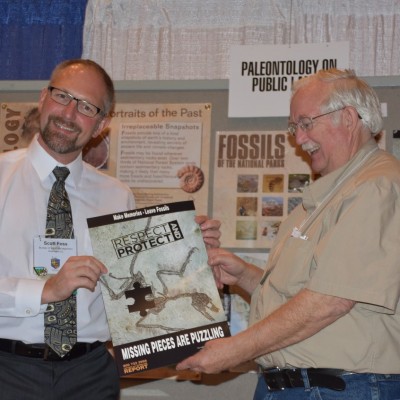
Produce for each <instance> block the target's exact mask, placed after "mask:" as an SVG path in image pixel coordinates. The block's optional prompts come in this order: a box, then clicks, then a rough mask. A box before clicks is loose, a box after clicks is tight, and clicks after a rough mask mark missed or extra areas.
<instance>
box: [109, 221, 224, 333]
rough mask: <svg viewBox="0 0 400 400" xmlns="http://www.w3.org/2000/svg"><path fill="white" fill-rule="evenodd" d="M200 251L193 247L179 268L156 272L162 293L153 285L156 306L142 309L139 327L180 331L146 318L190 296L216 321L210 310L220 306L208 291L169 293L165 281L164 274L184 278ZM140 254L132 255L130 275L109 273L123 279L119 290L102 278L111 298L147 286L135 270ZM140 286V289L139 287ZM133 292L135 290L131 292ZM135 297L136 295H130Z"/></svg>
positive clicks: (204, 314) (215, 310)
mask: <svg viewBox="0 0 400 400" xmlns="http://www.w3.org/2000/svg"><path fill="white" fill-rule="evenodd" d="M150 223H151V217H149V218H148V220H147V223H146V228H145V229H146V230H147V229H148V228H149V226H150ZM196 251H198V248H197V247H191V248H190V249H189V251H188V253H187V255H186V258H185V260H184V262H183V263H182V265H181V266H180V268H179V269H178V270H176V269H160V270H158V271H157V272H156V276H157V279H158V280H159V282H160V283H161V285H162V288H163V289H162V293H160V292H157V294H159V296H157V297H155V296H154V293H155V290H153V289H154V288H153V287H152V293H153V296H149V297H153V298H152V300H153V302H154V307H151V308H149V309H148V310H147V311H144V310H141V312H140V315H141V318H140V319H139V320H138V321H137V322H136V326H137V327H141V328H147V329H151V328H159V329H163V330H165V331H167V332H174V331H180V330H181V329H182V328H174V327H169V326H165V325H162V324H154V323H153V324H151V323H146V322H145V321H146V319H147V318H148V316H149V314H153V315H158V314H160V313H161V312H162V311H163V310H164V309H165V308H166V306H167V303H168V302H171V301H175V300H178V299H183V298H190V299H191V306H192V307H193V308H194V309H195V310H196V311H198V312H199V313H201V314H202V315H203V316H204V317H205V318H207V319H208V320H210V321H214V320H215V319H214V317H213V316H212V315H211V314H210V312H218V311H219V308H218V307H216V306H215V305H214V303H213V302H212V299H211V298H210V297H209V296H208V295H207V294H206V293H201V292H200V293H199V292H184V293H179V294H176V295H170V294H169V288H168V285H167V283H166V282H165V278H164V276H165V275H166V276H171V275H176V276H179V277H180V278H184V274H185V271H186V268H187V266H188V265H189V263H190V261H191V256H192V255H193V254H194V252H196ZM138 256H139V253H135V254H134V255H133V256H132V260H131V263H130V267H129V276H127V277H117V276H114V275H113V274H111V273H110V274H109V278H112V279H114V280H121V281H122V283H121V285H120V286H119V288H118V291H114V290H113V289H112V288H111V286H110V285H109V282H108V281H107V279H106V278H105V277H102V278H101V281H102V283H103V284H104V286H105V287H106V288H107V291H108V293H109V296H110V298H111V300H119V299H120V298H122V297H123V296H124V295H125V293H126V292H127V291H134V290H137V291H140V290H141V289H140V288H139V287H140V286H142V287H145V286H147V284H146V281H145V278H144V276H143V274H142V273H141V272H140V271H139V272H138V273H135V272H134V269H135V268H134V267H135V263H136V261H137V258H138ZM139 284H140V285H139ZM138 288H139V289H138ZM131 293H133V292H131ZM130 297H134V296H132V295H131V296H130Z"/></svg>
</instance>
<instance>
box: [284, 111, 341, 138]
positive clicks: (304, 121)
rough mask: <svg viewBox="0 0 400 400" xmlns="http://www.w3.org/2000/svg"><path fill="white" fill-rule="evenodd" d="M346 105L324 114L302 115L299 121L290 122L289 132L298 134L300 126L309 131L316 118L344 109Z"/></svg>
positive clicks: (293, 134)
mask: <svg viewBox="0 0 400 400" xmlns="http://www.w3.org/2000/svg"><path fill="white" fill-rule="evenodd" d="M345 108H346V107H342V108H339V109H337V110H333V111H329V112H327V113H324V114H320V115H317V116H316V117H301V118H300V119H299V120H298V122H290V123H289V125H288V133H289V134H290V135H292V136H295V135H296V131H297V128H298V127H300V128H301V129H302V130H303V131H304V132H309V131H311V129H312V128H313V123H314V120H316V119H317V118H320V117H323V116H324V115H328V114H332V113H334V112H336V111H341V110H344V109H345Z"/></svg>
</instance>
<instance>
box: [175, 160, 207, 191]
mask: <svg viewBox="0 0 400 400" xmlns="http://www.w3.org/2000/svg"><path fill="white" fill-rule="evenodd" d="M176 176H177V177H178V178H179V180H180V181H179V186H180V188H181V189H182V190H184V191H185V192H187V193H194V192H197V191H198V190H200V188H201V187H202V186H203V183H204V174H203V171H202V170H201V169H200V168H199V167H196V166H195V165H185V166H183V167H182V168H180V169H179V170H178V172H177V173H176Z"/></svg>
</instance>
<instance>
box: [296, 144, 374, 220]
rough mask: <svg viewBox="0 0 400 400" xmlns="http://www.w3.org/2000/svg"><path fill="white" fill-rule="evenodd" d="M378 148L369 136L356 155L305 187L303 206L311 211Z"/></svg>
mask: <svg viewBox="0 0 400 400" xmlns="http://www.w3.org/2000/svg"><path fill="white" fill-rule="evenodd" d="M374 149H376V150H377V149H378V145H377V143H376V141H375V139H373V138H371V139H370V140H368V142H367V143H365V144H364V146H363V147H361V149H360V150H359V151H358V152H357V153H356V155H355V156H354V157H353V158H352V159H351V160H350V161H348V162H347V163H346V164H345V165H344V166H342V167H340V168H338V169H337V170H335V171H333V172H331V173H329V174H328V175H326V176H323V177H320V178H318V179H317V180H316V181H315V182H314V183H313V184H311V185H310V186H308V187H305V189H304V193H303V206H304V208H305V209H306V210H307V211H309V212H312V211H313V210H314V209H315V208H316V207H317V206H318V205H319V204H320V203H321V201H322V200H323V199H324V198H325V196H326V195H327V193H328V192H329V191H330V190H332V188H333V187H335V186H336V185H337V184H338V182H339V181H340V180H341V179H342V177H343V176H344V175H345V174H347V173H348V171H350V170H351V169H352V168H354V167H356V165H357V164H358V163H360V162H361V161H362V160H363V158H364V157H366V156H367V154H368V153H369V152H372V151H373V150H374Z"/></svg>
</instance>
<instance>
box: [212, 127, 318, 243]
mask: <svg viewBox="0 0 400 400" xmlns="http://www.w3.org/2000/svg"><path fill="white" fill-rule="evenodd" d="M215 149H216V150H215V151H216V153H215V165H214V198H213V217H214V218H216V219H219V220H220V221H222V226H221V232H222V237H221V240H222V246H224V247H231V248H258V249H264V250H265V249H266V248H270V247H271V245H272V243H273V241H274V239H275V237H276V234H277V232H278V229H279V225H280V223H281V221H282V220H283V219H284V218H286V216H287V215H288V214H289V213H290V212H291V211H292V210H293V209H294V207H296V206H297V205H298V204H299V203H300V202H301V198H302V192H303V189H304V187H305V186H307V185H309V184H310V183H311V180H312V173H311V169H310V166H309V164H308V162H307V154H306V153H300V150H299V149H296V147H295V144H294V139H293V140H292V138H290V137H289V136H288V135H287V133H286V132H282V131H274V132H273V131H271V132H269V131H226V132H223V131H221V132H217V135H216V146H215Z"/></svg>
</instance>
